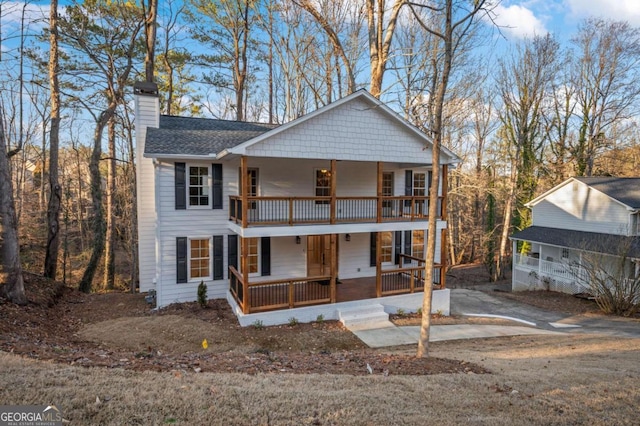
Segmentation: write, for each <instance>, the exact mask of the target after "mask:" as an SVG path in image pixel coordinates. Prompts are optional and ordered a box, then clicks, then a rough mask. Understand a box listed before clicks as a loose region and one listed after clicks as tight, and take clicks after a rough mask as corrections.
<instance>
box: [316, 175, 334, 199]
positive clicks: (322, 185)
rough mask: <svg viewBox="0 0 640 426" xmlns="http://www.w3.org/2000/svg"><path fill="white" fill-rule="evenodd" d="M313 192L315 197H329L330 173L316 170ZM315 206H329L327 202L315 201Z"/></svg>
mask: <svg viewBox="0 0 640 426" xmlns="http://www.w3.org/2000/svg"><path fill="white" fill-rule="evenodd" d="M315 177H316V181H315V190H316V197H329V196H331V171H330V170H327V169H316V176H315ZM316 204H329V200H316Z"/></svg>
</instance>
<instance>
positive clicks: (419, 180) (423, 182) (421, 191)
mask: <svg viewBox="0 0 640 426" xmlns="http://www.w3.org/2000/svg"><path fill="white" fill-rule="evenodd" d="M426 195H427V174H426V173H414V174H413V196H414V197H424V196H426Z"/></svg>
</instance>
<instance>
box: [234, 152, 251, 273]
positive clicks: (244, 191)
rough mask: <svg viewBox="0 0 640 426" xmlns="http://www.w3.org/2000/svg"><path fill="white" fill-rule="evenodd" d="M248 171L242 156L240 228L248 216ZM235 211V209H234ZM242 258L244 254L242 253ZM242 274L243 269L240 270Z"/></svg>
mask: <svg viewBox="0 0 640 426" xmlns="http://www.w3.org/2000/svg"><path fill="white" fill-rule="evenodd" d="M248 173H249V171H248V169H247V157H245V156H244V155H243V156H242V157H240V182H239V183H240V195H241V197H242V227H243V228H246V227H247V222H248V219H247V218H248V216H249V214H248V213H249V203H248V202H247V198H248V195H249V175H248ZM236 210H237V209H236ZM243 256H244V253H243ZM242 273H243V274H244V269H243V270H242Z"/></svg>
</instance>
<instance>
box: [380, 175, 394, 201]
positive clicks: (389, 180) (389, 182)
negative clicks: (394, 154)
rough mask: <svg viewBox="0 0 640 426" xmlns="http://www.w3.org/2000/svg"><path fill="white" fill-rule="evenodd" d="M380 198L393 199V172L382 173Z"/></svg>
mask: <svg viewBox="0 0 640 426" xmlns="http://www.w3.org/2000/svg"><path fill="white" fill-rule="evenodd" d="M382 196H383V197H393V172H384V173H382Z"/></svg>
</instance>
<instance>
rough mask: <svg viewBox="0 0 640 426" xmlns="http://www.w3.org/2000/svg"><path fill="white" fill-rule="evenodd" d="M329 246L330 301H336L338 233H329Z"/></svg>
mask: <svg viewBox="0 0 640 426" xmlns="http://www.w3.org/2000/svg"><path fill="white" fill-rule="evenodd" d="M330 248H331V259H330V268H331V281H330V283H331V284H330V288H331V295H330V297H331V303H336V281H337V278H338V234H331V237H330Z"/></svg>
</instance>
